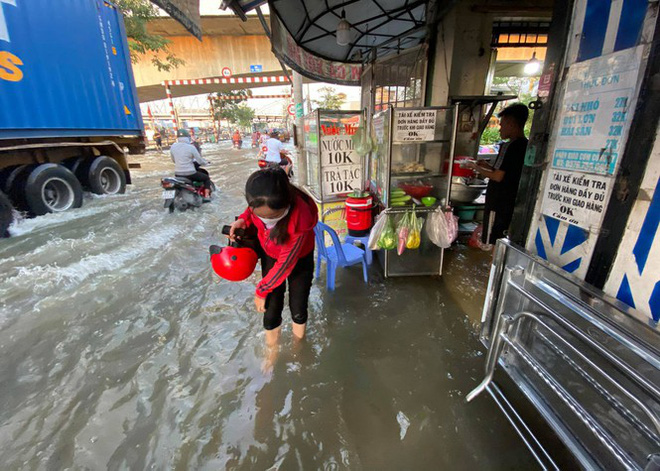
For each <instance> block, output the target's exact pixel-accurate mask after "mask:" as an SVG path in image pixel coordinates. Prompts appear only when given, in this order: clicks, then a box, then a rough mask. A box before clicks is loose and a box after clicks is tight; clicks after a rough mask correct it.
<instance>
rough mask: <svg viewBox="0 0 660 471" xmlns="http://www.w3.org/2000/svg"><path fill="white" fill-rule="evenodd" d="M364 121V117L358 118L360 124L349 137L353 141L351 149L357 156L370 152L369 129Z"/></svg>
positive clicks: (371, 144)
mask: <svg viewBox="0 0 660 471" xmlns="http://www.w3.org/2000/svg"><path fill="white" fill-rule="evenodd" d="M365 121H366V120H365V119H360V125H359V126H358V128H357V129H356V130H355V134H353V136H352V137H351V140H352V141H353V149H354V150H355V152H357V154H358V155H359V156H364V155H367V154H368V153H369V152H371V148H372V147H373V143H372V142H371V136H370V133H369V129H368V128H367V125H366V122H365Z"/></svg>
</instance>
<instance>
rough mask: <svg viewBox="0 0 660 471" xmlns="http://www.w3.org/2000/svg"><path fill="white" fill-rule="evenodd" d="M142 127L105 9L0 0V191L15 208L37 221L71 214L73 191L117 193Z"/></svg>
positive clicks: (82, 1) (119, 29) (139, 147)
mask: <svg viewBox="0 0 660 471" xmlns="http://www.w3.org/2000/svg"><path fill="white" fill-rule="evenodd" d="M142 129H143V125H142V117H141V115H140V107H139V102H138V99H137V92H136V89H135V81H134V79H133V73H132V69H131V63H130V54H129V50H128V43H127V40H126V32H125V30H124V23H123V18H122V15H121V12H120V11H119V10H118V9H117V8H116V7H115V6H114V5H113V4H112V3H110V2H106V1H103V0H69V1H67V2H54V1H52V0H0V192H4V194H5V195H7V196H9V199H10V200H11V202H12V203H13V205H14V206H16V207H17V208H18V209H20V210H24V211H27V212H29V213H31V214H33V215H39V214H44V213H47V212H56V211H64V210H66V209H69V208H73V207H79V206H80V205H81V204H82V189H88V190H90V191H93V192H95V193H100V194H108V193H110V194H112V193H122V192H123V191H124V190H125V186H126V183H127V182H128V183H130V174H129V172H128V164H127V161H126V155H125V152H124V150H125V148H128V149H129V151H131V152H141V151H143V149H144V138H143V131H142ZM0 198H2V201H0V212H1V211H2V208H3V207H5V206H6V205H7V204H6V198H4V196H3V195H1V194H0ZM5 217H6V215H5ZM5 229H6V227H5V226H3V216H0V235H2V233H3V232H5Z"/></svg>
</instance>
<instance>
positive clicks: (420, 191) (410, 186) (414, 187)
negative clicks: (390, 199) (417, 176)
mask: <svg viewBox="0 0 660 471" xmlns="http://www.w3.org/2000/svg"><path fill="white" fill-rule="evenodd" d="M399 188H401V189H402V190H403V191H405V192H406V194H407V195H410V196H412V197H413V198H416V199H421V198H424V197H425V196H428V195H430V194H431V191H433V185H425V184H423V183H416V184H415V183H400V184H399Z"/></svg>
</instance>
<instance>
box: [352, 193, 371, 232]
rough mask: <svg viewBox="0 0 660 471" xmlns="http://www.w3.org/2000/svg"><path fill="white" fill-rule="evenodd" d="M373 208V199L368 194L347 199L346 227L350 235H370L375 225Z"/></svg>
mask: <svg viewBox="0 0 660 471" xmlns="http://www.w3.org/2000/svg"><path fill="white" fill-rule="evenodd" d="M353 195H354V194H353ZM373 206H374V203H373V198H372V197H371V195H369V194H368V193H361V194H359V195H356V196H349V197H348V198H346V225H347V227H348V233H349V235H352V236H353V237H362V236H365V235H367V234H368V233H369V230H370V229H371V225H372V224H373Z"/></svg>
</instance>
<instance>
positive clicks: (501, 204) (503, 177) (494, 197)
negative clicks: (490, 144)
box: [467, 103, 529, 245]
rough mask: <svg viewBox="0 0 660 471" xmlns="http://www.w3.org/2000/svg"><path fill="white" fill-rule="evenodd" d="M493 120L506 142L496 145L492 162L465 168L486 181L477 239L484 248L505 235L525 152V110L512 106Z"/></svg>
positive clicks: (519, 105)
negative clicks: (479, 236) (480, 228)
mask: <svg viewBox="0 0 660 471" xmlns="http://www.w3.org/2000/svg"><path fill="white" fill-rule="evenodd" d="M497 116H498V118H500V136H501V137H502V139H505V140H507V142H504V143H502V144H501V145H500V149H499V152H498V154H497V157H496V158H495V160H494V161H492V162H490V163H486V162H484V161H480V162H477V163H474V162H472V163H470V164H468V165H467V166H468V167H469V168H472V169H474V170H475V171H477V172H479V173H480V174H481V175H483V176H484V177H488V187H487V188H486V206H485V208H484V220H483V232H482V236H481V242H482V243H483V244H487V245H492V244H495V242H496V241H497V239H501V238H502V237H505V236H506V235H507V232H508V230H509V225H510V224H511V220H512V218H513V209H514V207H515V204H516V195H517V194H518V185H519V184H520V176H521V175H522V169H523V165H524V163H525V152H526V151H527V138H526V137H525V123H527V118H528V117H529V110H528V109H527V106H525V105H523V104H522V103H516V104H513V105H511V106H507V107H506V108H504V109H503V110H502V111H501V112H500V114H498V115H497Z"/></svg>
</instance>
